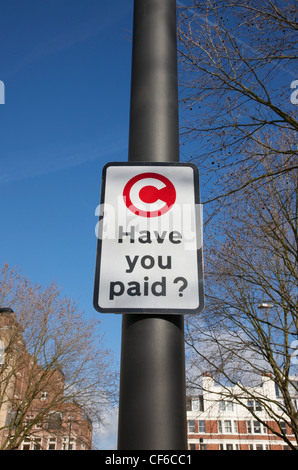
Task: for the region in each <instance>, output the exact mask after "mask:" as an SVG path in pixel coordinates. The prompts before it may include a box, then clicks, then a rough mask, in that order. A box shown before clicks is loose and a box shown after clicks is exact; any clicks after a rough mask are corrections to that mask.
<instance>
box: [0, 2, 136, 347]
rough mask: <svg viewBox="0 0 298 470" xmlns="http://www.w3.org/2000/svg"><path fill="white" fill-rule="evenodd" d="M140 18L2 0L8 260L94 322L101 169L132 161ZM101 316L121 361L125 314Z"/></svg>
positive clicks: (0, 258) (119, 10)
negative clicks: (55, 288)
mask: <svg viewBox="0 0 298 470" xmlns="http://www.w3.org/2000/svg"><path fill="white" fill-rule="evenodd" d="M132 21H133V0H125V1H123V0H114V1H113V2H111V1H110V0H62V1H61V0H43V1H40V0H27V1H26V2H24V0H2V2H1V14H0V80H2V81H3V82H4V84H5V104H4V105H1V106H0V123H1V124H0V185H1V198H0V211H1V230H0V263H1V264H2V263H3V262H7V263H8V264H9V265H10V266H15V265H17V266H19V267H20V268H21V269H22V273H23V274H24V275H26V276H28V277H30V279H31V280H32V281H33V282H36V283H39V284H42V285H43V286H44V287H45V286H46V285H48V284H49V283H51V281H52V280H55V282H56V283H57V284H58V285H59V286H60V287H61V288H62V290H63V293H64V294H65V295H68V296H69V297H74V298H75V299H79V305H80V307H81V308H82V309H84V310H85V311H86V315H88V314H92V315H94V314H95V315H99V314H98V313H96V312H95V311H94V309H93V305H92V298H93V284H94V269H95V255H96V237H95V231H94V230H95V224H96V222H97V218H96V217H95V209H96V206H97V204H98V203H99V197H100V185H101V170H102V166H103V165H104V164H105V163H107V162H109V161H122V160H124V161H125V160H127V147H128V122H129V97H130V69H131V46H132V44H131V37H132ZM12 308H13V306H12ZM101 317H102V318H101V319H102V326H103V329H104V330H105V332H106V344H107V346H109V347H111V348H112V349H113V350H114V351H115V352H116V354H118V355H119V350H120V331H121V316H117V315H101Z"/></svg>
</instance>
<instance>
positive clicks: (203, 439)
mask: <svg viewBox="0 0 298 470" xmlns="http://www.w3.org/2000/svg"><path fill="white" fill-rule="evenodd" d="M294 383H295V390H294V389H293V394H292V395H293V398H292V400H293V404H294V406H295V408H296V410H297V411H298V393H297V390H298V378H297V380H296V379H294ZM202 390H203V392H202V395H199V396H193V397H190V398H188V404H187V405H188V406H187V422H188V448H189V449H190V450H287V449H289V448H290V447H291V446H290V444H289V443H287V442H286V441H285V439H283V438H282V437H279V436H277V435H276V434H275V433H274V432H273V431H277V432H279V433H281V434H284V436H285V438H286V439H288V440H289V442H291V443H292V444H293V445H297V443H296V440H295V437H294V435H293V434H292V430H291V428H290V427H289V426H288V425H287V424H286V422H285V421H283V419H282V417H281V419H280V420H273V419H272V418H270V417H269V415H268V413H267V412H266V411H265V409H264V406H263V404H264V402H265V401H266V399H268V400H270V408H272V407H273V408H274V411H275V412H276V414H277V416H280V413H281V411H280V407H279V406H278V403H282V400H281V398H280V396H279V391H278V389H277V388H276V386H275V383H274V381H273V380H272V378H271V377H270V376H266V375H264V376H263V377H262V383H261V385H260V386H259V387H252V388H251V389H247V390H246V393H245V394H244V392H243V389H242V388H241V386H240V385H238V386H237V385H236V386H234V387H221V386H218V385H216V384H215V381H214V379H213V378H212V376H210V375H209V374H207V373H205V374H204V377H203V383H202ZM250 392H251V394H250ZM256 397H260V399H259V401H258V400H257V399H256ZM241 403H242V404H241ZM265 423H266V425H265ZM268 427H269V428H268Z"/></svg>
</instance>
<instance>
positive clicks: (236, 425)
mask: <svg viewBox="0 0 298 470" xmlns="http://www.w3.org/2000/svg"><path fill="white" fill-rule="evenodd" d="M238 432H239V431H238V421H234V433H236V434H238Z"/></svg>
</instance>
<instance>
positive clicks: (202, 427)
mask: <svg viewBox="0 0 298 470" xmlns="http://www.w3.org/2000/svg"><path fill="white" fill-rule="evenodd" d="M199 432H206V429H205V421H201V420H199Z"/></svg>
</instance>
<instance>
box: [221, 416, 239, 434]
mask: <svg viewBox="0 0 298 470" xmlns="http://www.w3.org/2000/svg"><path fill="white" fill-rule="evenodd" d="M237 429H238V428H237ZM218 432H219V434H231V433H232V432H233V428H232V421H231V420H229V419H225V420H224V421H218ZM235 432H237V431H235Z"/></svg>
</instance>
